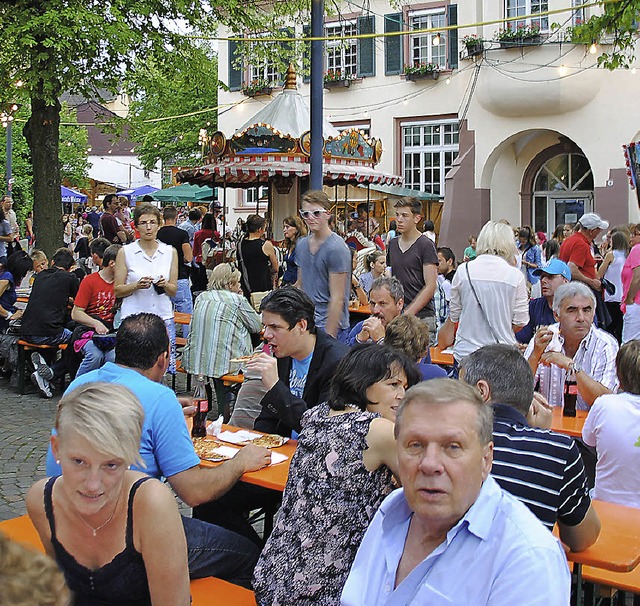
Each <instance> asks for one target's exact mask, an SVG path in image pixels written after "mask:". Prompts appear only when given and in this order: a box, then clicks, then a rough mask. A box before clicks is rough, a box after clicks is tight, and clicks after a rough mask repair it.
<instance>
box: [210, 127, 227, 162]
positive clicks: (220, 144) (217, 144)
mask: <svg viewBox="0 0 640 606" xmlns="http://www.w3.org/2000/svg"><path fill="white" fill-rule="evenodd" d="M226 144H227V138H226V137H225V136H224V134H223V133H222V132H220V131H216V132H215V133H213V135H211V140H210V149H211V153H212V154H213V156H215V157H216V158H219V157H220V156H221V155H222V154H223V153H224V148H225V146H226Z"/></svg>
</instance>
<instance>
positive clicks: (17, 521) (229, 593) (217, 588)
mask: <svg viewBox="0 0 640 606" xmlns="http://www.w3.org/2000/svg"><path fill="white" fill-rule="evenodd" d="M0 532H3V533H4V534H5V535H6V536H8V537H9V538H10V539H13V540H14V541H17V542H19V543H22V544H23V545H26V546H27V547H30V548H33V549H36V550H38V551H42V552H44V547H43V546H42V541H40V537H39V536H38V533H37V531H36V529H35V527H34V526H33V524H32V523H31V519H30V518H29V516H26V515H25V516H20V517H19V518H11V519H10V520H5V521H4V522H0ZM191 597H192V599H193V601H192V602H191V604H192V606H210V605H211V604H228V605H229V606H231V605H233V606H256V600H255V598H254V597H253V591H249V590H248V589H244V588H243V587H239V586H237V585H233V584H231V583H227V582H226V581H223V580H222V579H216V578H215V577H206V578H204V579H194V580H193V581H191Z"/></svg>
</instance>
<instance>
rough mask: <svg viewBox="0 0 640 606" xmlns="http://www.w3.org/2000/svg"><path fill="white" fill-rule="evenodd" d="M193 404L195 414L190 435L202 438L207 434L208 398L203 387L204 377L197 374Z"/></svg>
mask: <svg viewBox="0 0 640 606" xmlns="http://www.w3.org/2000/svg"><path fill="white" fill-rule="evenodd" d="M193 405H194V406H195V409H196V414H195V416H194V417H193V426H192V428H191V436H192V437H193V438H204V437H205V436H206V435H207V413H208V412H209V399H208V398H207V392H206V390H205V387H204V377H202V376H198V378H197V379H196V386H195V388H194V390H193Z"/></svg>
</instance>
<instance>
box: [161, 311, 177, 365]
mask: <svg viewBox="0 0 640 606" xmlns="http://www.w3.org/2000/svg"><path fill="white" fill-rule="evenodd" d="M163 322H164V325H165V326H166V327H167V332H168V333H169V345H170V347H171V350H170V352H169V368H167V372H168V373H169V374H170V375H175V374H176V323H175V322H174V321H173V318H169V319H168V320H163Z"/></svg>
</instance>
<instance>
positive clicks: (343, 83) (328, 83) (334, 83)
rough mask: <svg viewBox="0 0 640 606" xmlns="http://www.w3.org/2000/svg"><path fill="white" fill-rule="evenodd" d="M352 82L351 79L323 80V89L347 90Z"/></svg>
mask: <svg viewBox="0 0 640 606" xmlns="http://www.w3.org/2000/svg"><path fill="white" fill-rule="evenodd" d="M352 82H353V79H351V78H344V79H343V80H325V81H324V88H326V89H330V88H349V87H350V86H351V83H352Z"/></svg>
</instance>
